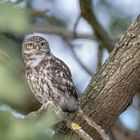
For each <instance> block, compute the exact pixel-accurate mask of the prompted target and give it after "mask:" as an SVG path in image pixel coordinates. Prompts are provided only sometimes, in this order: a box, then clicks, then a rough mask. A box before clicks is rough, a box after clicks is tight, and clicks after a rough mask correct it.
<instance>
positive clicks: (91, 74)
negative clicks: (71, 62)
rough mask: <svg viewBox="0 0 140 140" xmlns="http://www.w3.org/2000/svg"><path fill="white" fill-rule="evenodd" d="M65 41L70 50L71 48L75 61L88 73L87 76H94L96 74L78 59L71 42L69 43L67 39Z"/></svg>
mask: <svg viewBox="0 0 140 140" xmlns="http://www.w3.org/2000/svg"><path fill="white" fill-rule="evenodd" d="M63 40H64V42H65V43H66V44H67V45H68V46H69V48H70V50H71V51H72V54H73V56H74V58H75V60H76V61H77V62H78V63H79V64H80V66H81V67H82V68H83V70H85V72H86V73H87V74H89V75H90V76H93V75H94V73H93V72H92V71H90V70H89V69H88V68H87V66H85V65H84V64H83V63H82V62H81V60H80V59H79V57H78V56H77V54H76V53H75V51H74V46H73V45H72V44H71V43H70V42H69V41H67V40H65V39H63Z"/></svg>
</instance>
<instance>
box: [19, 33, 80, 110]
mask: <svg viewBox="0 0 140 140" xmlns="http://www.w3.org/2000/svg"><path fill="white" fill-rule="evenodd" d="M22 56H23V59H24V62H25V65H26V71H25V75H26V78H27V81H28V83H29V86H30V88H31V90H32V92H33V94H34V96H35V97H36V99H37V100H38V101H39V102H40V103H42V104H45V103H47V102H48V101H52V102H53V103H54V104H55V105H56V106H59V107H60V108H61V109H62V110H63V111H68V112H74V111H76V110H78V95H77V92H76V89H75V86H74V84H73V80H72V76H71V72H70V70H69V68H68V67H67V65H66V64H65V63H64V62H63V61H61V60H60V59H58V58H57V57H55V56H54V55H53V54H52V53H51V50H50V48H49V44H48V42H47V40H46V39H45V38H44V37H43V36H42V35H40V34H30V35H27V36H26V37H25V39H24V41H23V45H22Z"/></svg>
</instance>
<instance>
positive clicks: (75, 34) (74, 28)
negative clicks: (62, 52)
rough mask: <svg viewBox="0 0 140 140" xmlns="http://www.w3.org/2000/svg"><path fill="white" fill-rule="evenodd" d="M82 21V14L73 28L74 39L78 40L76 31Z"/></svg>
mask: <svg viewBox="0 0 140 140" xmlns="http://www.w3.org/2000/svg"><path fill="white" fill-rule="evenodd" d="M80 19H81V14H80V15H79V16H78V18H77V20H76V22H75V24H74V26H73V32H74V38H76V36H77V33H76V29H77V26H78V23H79V21H80Z"/></svg>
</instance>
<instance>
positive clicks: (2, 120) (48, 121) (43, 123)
mask: <svg viewBox="0 0 140 140" xmlns="http://www.w3.org/2000/svg"><path fill="white" fill-rule="evenodd" d="M1 109H2V107H1V106H0V110H1ZM12 112H13V111H12V110H10V111H9V112H7V111H6V112H5V111H0V139H1V140H55V138H53V137H52V136H53V135H54V134H55V131H54V129H53V126H54V125H55V124H56V123H57V118H56V116H55V115H54V112H52V111H51V110H50V111H47V113H44V114H43V115H41V116H40V117H39V118H38V119H33V118H32V119H24V118H15V117H14V116H13V115H12V114H11V113H12ZM57 140H59V138H58V137H57Z"/></svg>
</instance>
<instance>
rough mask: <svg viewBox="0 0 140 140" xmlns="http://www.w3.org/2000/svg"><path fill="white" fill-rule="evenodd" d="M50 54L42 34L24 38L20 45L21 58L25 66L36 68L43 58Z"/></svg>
mask: <svg viewBox="0 0 140 140" xmlns="http://www.w3.org/2000/svg"><path fill="white" fill-rule="evenodd" d="M50 54H51V51H50V48H49V43H48V42H47V40H46V39H45V38H44V37H43V35H42V34H29V35H27V36H25V39H24V41H23V44H22V56H23V59H24V62H25V64H26V65H28V66H29V65H30V66H31V67H35V66H37V65H38V64H39V63H40V62H41V61H42V60H43V58H44V57H45V56H49V55H50Z"/></svg>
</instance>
